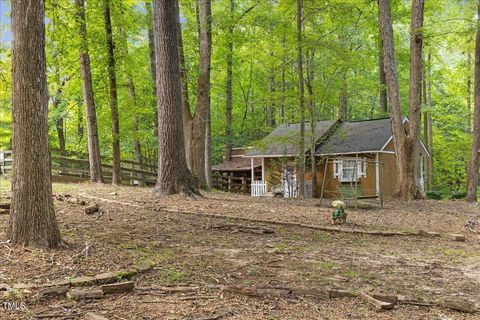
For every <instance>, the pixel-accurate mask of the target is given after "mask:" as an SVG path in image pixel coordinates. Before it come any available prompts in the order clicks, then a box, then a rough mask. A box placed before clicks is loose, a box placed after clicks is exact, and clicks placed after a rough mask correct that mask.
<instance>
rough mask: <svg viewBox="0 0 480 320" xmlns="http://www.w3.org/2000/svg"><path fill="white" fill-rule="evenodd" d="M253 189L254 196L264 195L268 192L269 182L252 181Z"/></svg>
mask: <svg viewBox="0 0 480 320" xmlns="http://www.w3.org/2000/svg"><path fill="white" fill-rule="evenodd" d="M251 190H252V196H253V197H260V196H263V195H264V194H265V193H267V183H266V182H265V181H262V180H257V181H252V185H251Z"/></svg>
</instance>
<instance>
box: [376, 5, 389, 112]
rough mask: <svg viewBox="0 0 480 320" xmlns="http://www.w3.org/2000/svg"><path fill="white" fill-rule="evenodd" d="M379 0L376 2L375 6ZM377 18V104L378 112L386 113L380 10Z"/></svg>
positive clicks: (386, 100)
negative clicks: (378, 88)
mask: <svg viewBox="0 0 480 320" xmlns="http://www.w3.org/2000/svg"><path fill="white" fill-rule="evenodd" d="M378 1H379V0H377V4H378V3H379V2H378ZM378 13H379V18H378V30H379V38H380V39H379V40H378V78H379V82H380V83H379V84H380V90H379V103H380V111H381V112H383V113H387V112H388V97H387V78H386V75H385V66H384V64H383V41H382V27H381V23H380V20H381V17H380V10H378Z"/></svg>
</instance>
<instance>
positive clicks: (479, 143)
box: [466, 1, 480, 202]
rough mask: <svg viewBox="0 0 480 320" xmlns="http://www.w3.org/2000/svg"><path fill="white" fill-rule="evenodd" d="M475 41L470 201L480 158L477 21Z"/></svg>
mask: <svg viewBox="0 0 480 320" xmlns="http://www.w3.org/2000/svg"><path fill="white" fill-rule="evenodd" d="M477 7H478V8H477V19H479V18H478V16H479V15H480V1H479V2H478V4H477ZM475 41H476V43H475V76H474V77H475V79H474V81H475V84H474V111H473V144H472V158H471V160H470V169H469V173H468V181H467V197H466V200H467V201H469V202H475V201H477V189H478V169H479V165H480V158H479V154H478V151H479V150H480V27H479V24H478V21H477V35H476V40H475Z"/></svg>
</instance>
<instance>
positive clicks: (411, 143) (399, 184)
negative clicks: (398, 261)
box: [379, 0, 423, 200]
mask: <svg viewBox="0 0 480 320" xmlns="http://www.w3.org/2000/svg"><path fill="white" fill-rule="evenodd" d="M379 17H380V24H381V33H382V41H383V58H384V67H385V74H386V78H387V85H388V96H389V100H390V101H389V102H390V118H391V122H392V131H393V137H394V139H393V140H394V143H395V149H396V154H397V157H396V164H397V180H396V187H395V192H394V194H395V196H396V197H398V198H401V199H403V200H413V199H415V198H416V197H418V196H419V187H418V185H417V171H418V138H419V129H420V106H421V86H422V47H423V38H422V33H421V28H422V26H423V1H422V0H413V2H412V21H411V38H410V51H411V52H410V54H411V58H410V95H409V126H408V130H407V131H408V132H406V130H405V127H404V124H403V118H402V113H401V103H400V90H399V85H398V77H397V66H396V60H395V45H394V37H393V27H392V19H391V15H390V1H389V0H379Z"/></svg>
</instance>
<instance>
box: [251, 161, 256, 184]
mask: <svg viewBox="0 0 480 320" xmlns="http://www.w3.org/2000/svg"><path fill="white" fill-rule="evenodd" d="M250 166H251V167H252V181H251V184H252V185H253V181H255V166H254V165H253V158H250Z"/></svg>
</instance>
